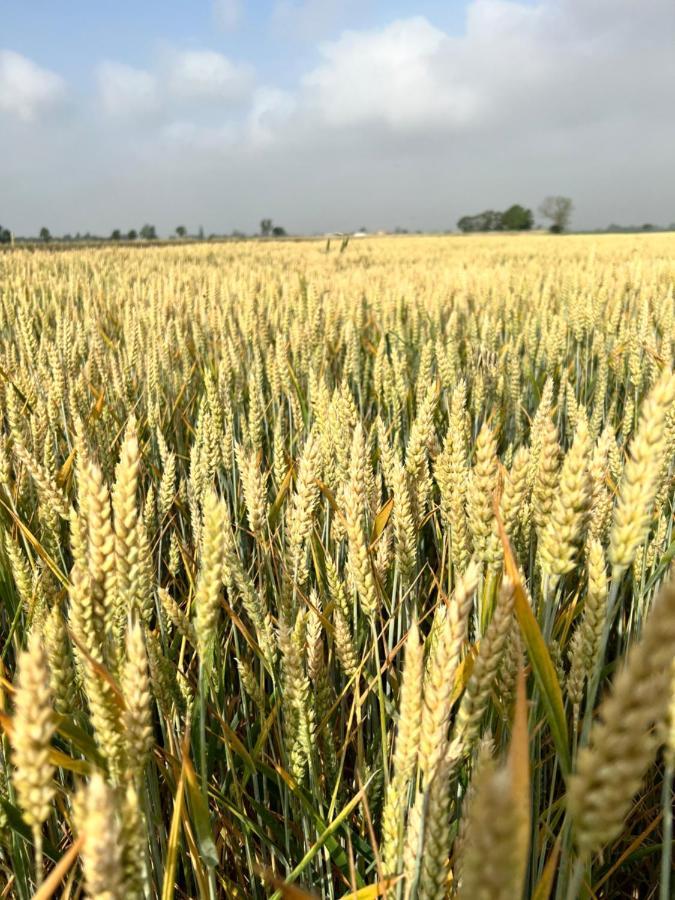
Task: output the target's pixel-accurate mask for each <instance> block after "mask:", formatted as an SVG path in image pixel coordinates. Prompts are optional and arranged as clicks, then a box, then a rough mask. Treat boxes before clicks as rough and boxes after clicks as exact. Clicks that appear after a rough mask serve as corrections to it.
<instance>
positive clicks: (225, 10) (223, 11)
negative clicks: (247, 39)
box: [213, 0, 243, 31]
mask: <svg viewBox="0 0 675 900" xmlns="http://www.w3.org/2000/svg"><path fill="white" fill-rule="evenodd" d="M242 12H243V9H242V3H241V0H213V17H214V19H215V21H216V24H217V25H218V27H219V28H223V29H224V30H225V31H233V30H234V29H235V28H236V27H237V25H239V22H240V21H241V17H242Z"/></svg>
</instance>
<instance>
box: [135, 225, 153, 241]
mask: <svg viewBox="0 0 675 900" xmlns="http://www.w3.org/2000/svg"><path fill="white" fill-rule="evenodd" d="M139 234H140V236H141V237H142V238H143V240H144V241H155V240H157V232H156V231H155V226H154V225H144V226H143V227H142V228H141V230H140V232H139Z"/></svg>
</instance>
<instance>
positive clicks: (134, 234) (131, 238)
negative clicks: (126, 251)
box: [127, 228, 138, 241]
mask: <svg viewBox="0 0 675 900" xmlns="http://www.w3.org/2000/svg"><path fill="white" fill-rule="evenodd" d="M137 238H138V232H137V231H136V229H135V228H131V229H130V230H129V231H128V232H127V240H128V241H135V240H136V239H137Z"/></svg>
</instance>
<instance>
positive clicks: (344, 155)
mask: <svg viewBox="0 0 675 900" xmlns="http://www.w3.org/2000/svg"><path fill="white" fill-rule="evenodd" d="M549 194H563V195H566V196H569V197H571V198H572V199H573V201H574V216H573V221H572V225H573V227H574V228H577V229H587V228H596V227H603V226H606V225H608V224H610V223H614V222H616V223H622V224H643V223H647V222H649V223H656V224H669V223H671V222H675V2H674V0H518V2H516V0H445V2H441V0H416V2H414V0H389V2H385V0H266V2H262V0H192V2H189V3H188V2H185V0H162V2H159V0H143V2H138V0H116V2H114V3H112V2H110V0H97V2H95V3H92V2H91V0H86V2H85V0H69V2H68V3H54V2H53V0H11V2H10V0H0V223H1V224H2V225H3V226H5V227H9V228H11V229H12V230H14V231H15V233H18V234H35V233H37V231H38V230H39V229H40V228H41V227H42V226H47V227H48V228H50V230H51V231H52V233H54V234H62V233H65V232H69V233H71V234H74V233H75V232H78V231H79V232H81V233H84V232H87V231H90V232H92V233H99V234H106V233H109V232H110V231H111V230H112V229H113V228H120V229H122V230H123V231H127V230H128V229H130V228H139V227H140V226H141V225H143V224H144V223H146V222H149V223H152V224H154V225H156V227H157V230H158V232H159V233H160V234H168V233H170V232H171V231H173V230H174V229H175V227H176V226H177V225H181V224H182V225H185V226H187V228H188V229H189V230H190V231H191V232H195V231H196V230H197V229H198V228H199V227H200V226H201V227H203V228H204V230H205V232H206V233H207V234H208V233H211V232H215V233H229V232H231V231H232V230H233V229H239V230H242V231H246V232H254V231H255V230H257V228H258V223H259V222H260V220H261V219H262V218H264V217H265V218H272V219H273V220H274V222H275V223H276V224H279V225H282V226H284V227H285V228H286V229H287V230H288V231H290V232H294V233H314V232H324V231H331V230H338V231H347V230H354V229H356V228H360V227H361V226H365V227H367V228H368V229H370V230H378V229H392V228H394V227H397V226H398V227H404V228H408V229H411V230H416V229H423V230H446V229H451V228H455V227H456V222H457V219H458V218H459V217H460V216H462V215H465V214H471V213H477V212H480V211H481V210H483V209H488V208H489V209H503V208H505V207H507V206H509V205H511V204H512V203H522V204H524V205H526V206H529V207H531V208H533V209H535V210H536V209H537V207H538V206H539V204H540V203H541V201H542V200H543V199H544V197H546V196H547V195H549Z"/></svg>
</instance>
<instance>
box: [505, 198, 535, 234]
mask: <svg viewBox="0 0 675 900" xmlns="http://www.w3.org/2000/svg"><path fill="white" fill-rule="evenodd" d="M533 225H534V216H533V215H532V210H531V209H526V208H525V207H524V206H521V205H520V204H519V203H514V204H513V206H509V208H508V209H507V210H506V211H505V212H503V213H502V214H501V227H502V228H503V229H504V231H529V230H530V228H532V226H533Z"/></svg>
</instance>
